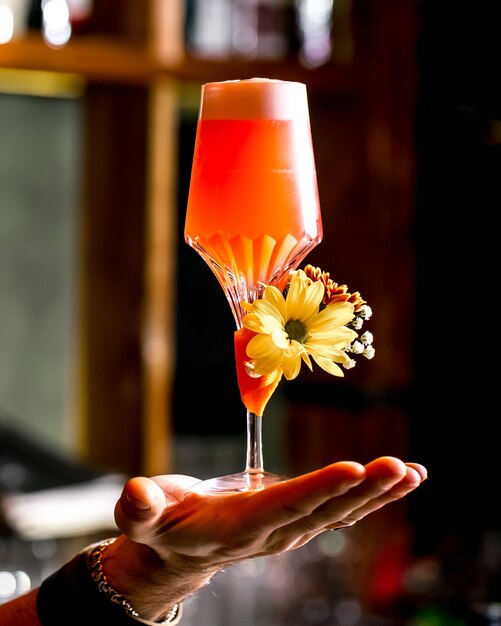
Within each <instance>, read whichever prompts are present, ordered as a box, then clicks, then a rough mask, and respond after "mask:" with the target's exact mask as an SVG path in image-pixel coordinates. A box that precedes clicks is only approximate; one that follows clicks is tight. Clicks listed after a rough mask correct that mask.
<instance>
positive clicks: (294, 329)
mask: <svg viewBox="0 0 501 626" xmlns="http://www.w3.org/2000/svg"><path fill="white" fill-rule="evenodd" d="M285 332H286V333H287V334H288V335H289V339H291V340H293V339H294V340H295V341H299V343H304V342H305V341H306V340H307V339H308V332H307V330H306V326H305V325H304V324H303V322H300V321H299V320H289V321H288V322H286V324H285Z"/></svg>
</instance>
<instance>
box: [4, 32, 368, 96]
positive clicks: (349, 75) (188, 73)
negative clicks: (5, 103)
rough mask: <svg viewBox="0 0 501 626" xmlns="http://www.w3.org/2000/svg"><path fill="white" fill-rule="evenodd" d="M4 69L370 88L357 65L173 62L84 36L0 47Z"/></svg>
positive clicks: (91, 77) (136, 79)
mask: <svg viewBox="0 0 501 626" xmlns="http://www.w3.org/2000/svg"><path fill="white" fill-rule="evenodd" d="M0 68H5V69H16V70H31V71H46V72H56V73H63V74H76V75H79V76H81V77H83V78H84V79H86V80H88V81H91V82H106V83H111V84H117V83H118V84H120V83H122V84H132V85H134V84H135V85H148V84H149V83H151V82H152V81H153V80H155V79H156V78H161V77H167V78H169V77H170V78H172V79H174V80H178V81H181V82H194V83H204V82H210V81H220V80H233V79H238V78H252V77H254V76H265V77H272V78H278V79H282V80H297V81H300V82H304V83H306V84H307V85H308V88H309V89H310V90H312V91H313V92H315V93H331V94H332V93H333V94H336V93H337V94H356V93H360V92H361V91H362V90H363V88H364V85H365V84H366V79H365V72H364V71H363V70H362V68H360V67H357V66H354V65H352V64H341V63H339V64H334V63H331V64H327V65H324V66H321V67H318V68H312V69H309V68H306V67H304V66H302V65H301V64H300V63H299V62H298V61H297V60H295V59H288V60H285V61H279V62H278V61H276V62H274V61H254V60H240V59H228V60H202V59H196V58H190V57H184V58H182V59H181V60H180V61H179V62H176V63H172V64H167V63H161V62H159V61H158V60H156V59H155V58H154V55H153V54H152V53H150V51H149V50H148V48H147V47H146V46H141V45H138V44H133V43H125V42H124V41H121V40H120V39H118V38H115V39H113V38H104V37H99V36H90V35H88V36H87V35H82V36H78V37H74V38H73V39H71V40H70V41H69V42H68V44H66V45H65V46H64V47H61V48H53V47H50V46H49V45H47V43H46V42H45V41H44V40H43V39H42V37H41V36H39V35H36V34H30V35H28V36H26V37H23V38H22V39H18V40H14V41H12V42H9V43H8V44H4V45H0Z"/></svg>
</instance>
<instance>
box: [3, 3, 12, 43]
mask: <svg viewBox="0 0 501 626" xmlns="http://www.w3.org/2000/svg"><path fill="white" fill-rule="evenodd" d="M13 35H14V14H13V13H12V9H11V8H10V7H8V6H6V5H5V4H2V3H0V44H3V43H7V42H8V41H10V40H11V39H12V36H13Z"/></svg>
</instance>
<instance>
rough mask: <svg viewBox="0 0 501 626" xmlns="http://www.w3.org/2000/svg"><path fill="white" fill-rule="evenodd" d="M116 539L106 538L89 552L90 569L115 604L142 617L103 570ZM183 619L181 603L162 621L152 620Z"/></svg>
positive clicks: (172, 625)
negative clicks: (114, 587)
mask: <svg viewBox="0 0 501 626" xmlns="http://www.w3.org/2000/svg"><path fill="white" fill-rule="evenodd" d="M114 541H115V538H112V539H106V541H102V542H101V543H99V544H96V545H95V546H94V547H93V548H92V550H91V551H90V553H89V561H88V562H89V570H90V575H91V578H92V580H93V581H94V582H95V583H96V585H97V588H98V590H99V591H100V592H101V593H103V594H104V595H105V596H107V597H108V598H109V600H110V601H111V602H113V603H114V604H118V605H119V606H121V607H122V609H123V610H124V611H125V612H126V613H127V614H128V615H130V616H131V617H134V618H138V619H141V617H140V616H139V613H138V612H137V611H135V610H134V609H133V607H132V605H131V604H130V602H129V601H128V600H127V598H125V597H124V596H123V595H122V594H121V593H118V591H116V590H115V589H113V587H111V586H110V585H109V584H108V579H107V578H106V574H105V573H104V571H103V553H104V551H105V550H106V548H107V547H108V546H109V545H110V544H112V543H113V542H114ZM180 619H181V604H180V603H177V604H175V605H174V606H173V607H172V609H171V610H170V611H169V612H168V613H167V615H166V616H165V617H163V618H162V620H161V621H158V622H150V623H154V624H160V625H161V626H162V625H167V624H171V626H174V624H177V623H179V620H180Z"/></svg>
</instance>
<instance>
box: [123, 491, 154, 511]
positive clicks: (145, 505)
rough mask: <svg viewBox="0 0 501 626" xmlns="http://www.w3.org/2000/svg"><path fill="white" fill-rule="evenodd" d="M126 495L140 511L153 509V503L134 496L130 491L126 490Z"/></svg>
mask: <svg viewBox="0 0 501 626" xmlns="http://www.w3.org/2000/svg"><path fill="white" fill-rule="evenodd" d="M125 496H126V498H127V500H128V501H129V502H130V503H131V504H132V505H133V506H135V507H136V509H139V510H140V511H148V510H149V509H151V505H150V504H149V503H148V502H144V500H140V499H139V498H136V497H134V496H133V495H132V494H130V493H129V492H128V491H126V492H125Z"/></svg>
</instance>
